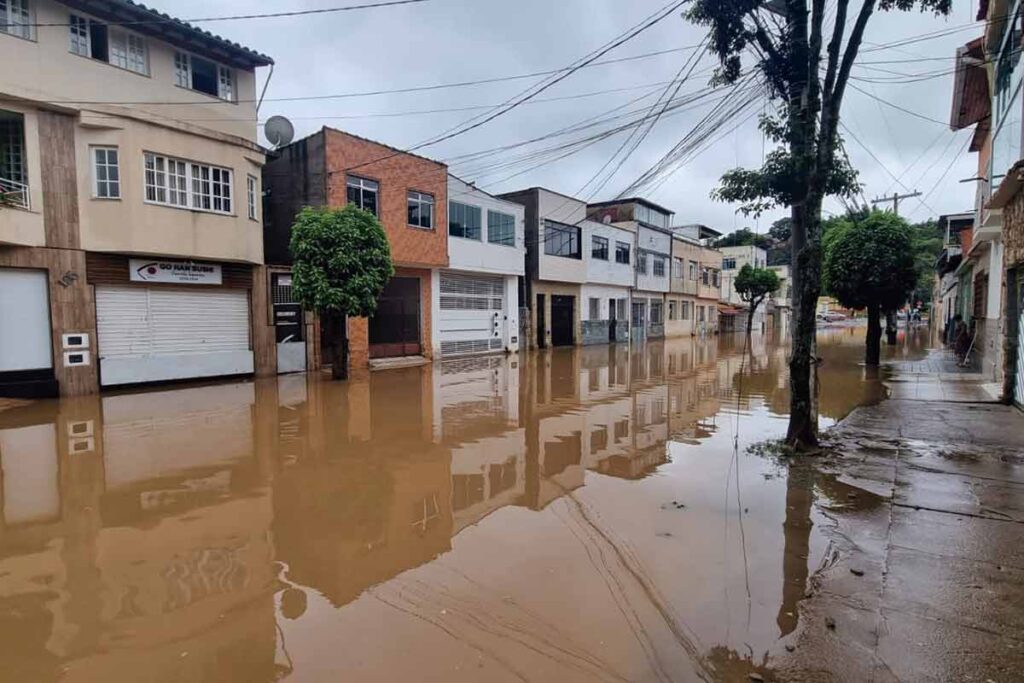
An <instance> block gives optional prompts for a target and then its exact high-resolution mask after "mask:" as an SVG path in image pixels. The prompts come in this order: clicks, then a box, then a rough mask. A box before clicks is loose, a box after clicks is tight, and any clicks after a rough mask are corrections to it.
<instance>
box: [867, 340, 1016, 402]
mask: <svg viewBox="0 0 1024 683" xmlns="http://www.w3.org/2000/svg"><path fill="white" fill-rule="evenodd" d="M889 369H890V370H891V371H892V375H891V376H890V377H889V379H888V381H887V382H886V383H887V385H888V387H889V391H890V398H893V399H917V400H922V401H969V402H970V401H980V402H988V401H997V400H999V394H1000V392H1001V390H1002V386H1001V385H999V384H998V383H995V382H990V381H987V379H986V378H985V376H983V375H982V374H981V373H980V372H975V371H974V370H972V369H970V368H964V367H961V366H960V365H958V364H957V362H956V357H955V356H954V355H953V353H952V351H949V350H948V349H932V350H931V351H929V352H928V355H927V356H926V357H925V358H922V359H919V360H913V361H900V362H896V363H892V364H890V365H889Z"/></svg>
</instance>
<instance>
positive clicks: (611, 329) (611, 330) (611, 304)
mask: <svg viewBox="0 0 1024 683" xmlns="http://www.w3.org/2000/svg"><path fill="white" fill-rule="evenodd" d="M615 323H616V317H615V299H608V341H609V342H610V343H612V344H614V343H615Z"/></svg>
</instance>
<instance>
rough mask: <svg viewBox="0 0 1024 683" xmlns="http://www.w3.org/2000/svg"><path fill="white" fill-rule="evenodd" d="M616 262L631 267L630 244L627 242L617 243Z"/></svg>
mask: <svg viewBox="0 0 1024 683" xmlns="http://www.w3.org/2000/svg"><path fill="white" fill-rule="evenodd" d="M615 262H616V263H624V264H626V265H627V266H628V265H629V244H627V243H626V242H616V243H615Z"/></svg>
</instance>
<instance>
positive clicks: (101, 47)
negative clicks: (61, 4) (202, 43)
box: [0, 0, 149, 76]
mask: <svg viewBox="0 0 1024 683" xmlns="http://www.w3.org/2000/svg"><path fill="white" fill-rule="evenodd" d="M3 1H4V0H0V3H2V2H3ZM68 41H69V43H68V50H69V51H70V52H71V53H72V54H76V55H80V56H82V57H89V58H91V59H96V60H99V61H101V62H106V63H107V64H110V65H111V66H116V67H117V68H119V69H127V70H128V71H134V72H135V73H139V74H143V75H146V76H148V75H149V49H148V48H147V46H146V40H145V38H143V37H142V36H139V35H136V34H134V33H128V32H127V31H125V30H123V29H119V28H113V27H111V26H109V25H107V24H104V23H102V22H99V21H96V20H94V19H90V18H88V17H83V16H80V15H77V14H70V15H68Z"/></svg>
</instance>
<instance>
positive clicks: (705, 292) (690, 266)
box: [665, 230, 722, 337]
mask: <svg viewBox="0 0 1024 683" xmlns="http://www.w3.org/2000/svg"><path fill="white" fill-rule="evenodd" d="M721 277H722V254H721V253H720V252H719V251H718V250H716V249H713V248H711V247H708V246H705V245H703V244H701V242H700V241H698V239H696V238H694V237H687V236H686V234H685V233H684V232H683V231H681V230H674V231H673V235H672V273H671V281H670V283H669V293H668V295H667V297H666V299H667V301H666V308H667V311H666V320H665V336H668V337H679V336H684V335H688V334H689V335H706V334H715V333H717V332H718V315H717V313H718V300H719V298H720V290H721Z"/></svg>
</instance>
